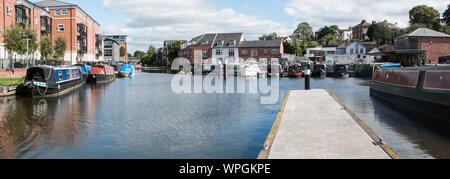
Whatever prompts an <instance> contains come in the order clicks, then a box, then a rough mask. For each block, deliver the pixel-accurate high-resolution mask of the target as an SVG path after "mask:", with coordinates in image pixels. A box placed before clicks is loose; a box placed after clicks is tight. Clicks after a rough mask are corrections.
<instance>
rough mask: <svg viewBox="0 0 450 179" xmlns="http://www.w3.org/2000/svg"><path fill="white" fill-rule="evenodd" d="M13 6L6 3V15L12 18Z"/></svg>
mask: <svg viewBox="0 0 450 179" xmlns="http://www.w3.org/2000/svg"><path fill="white" fill-rule="evenodd" d="M11 12H12V11H11V4H9V3H6V15H8V16H11Z"/></svg>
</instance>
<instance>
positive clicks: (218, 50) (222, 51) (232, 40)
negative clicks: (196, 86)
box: [212, 33, 244, 64]
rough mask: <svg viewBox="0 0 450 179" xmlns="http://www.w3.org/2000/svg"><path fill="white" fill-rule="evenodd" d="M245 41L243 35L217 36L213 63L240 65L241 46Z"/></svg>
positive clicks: (226, 34) (227, 34)
mask: <svg viewBox="0 0 450 179" xmlns="http://www.w3.org/2000/svg"><path fill="white" fill-rule="evenodd" d="M242 41H244V37H243V35H242V33H220V34H217V36H216V38H215V41H214V44H213V47H212V60H213V63H219V64H225V63H226V64H236V63H239V48H238V47H239V44H240V43H241V42H242Z"/></svg>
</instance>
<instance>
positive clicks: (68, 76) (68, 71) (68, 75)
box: [67, 70, 71, 80]
mask: <svg viewBox="0 0 450 179" xmlns="http://www.w3.org/2000/svg"><path fill="white" fill-rule="evenodd" d="M70 76H71V75H70V70H67V79H68V80H70V79H71V77H70Z"/></svg>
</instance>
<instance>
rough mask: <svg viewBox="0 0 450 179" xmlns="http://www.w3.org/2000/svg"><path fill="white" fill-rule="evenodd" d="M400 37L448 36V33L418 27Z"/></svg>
mask: <svg viewBox="0 0 450 179" xmlns="http://www.w3.org/2000/svg"><path fill="white" fill-rule="evenodd" d="M401 37H450V35H448V34H444V33H442V32H438V31H435V30H431V29H428V28H418V29H417V30H415V31H413V32H410V33H408V34H406V35H402V36H400V37H397V38H401Z"/></svg>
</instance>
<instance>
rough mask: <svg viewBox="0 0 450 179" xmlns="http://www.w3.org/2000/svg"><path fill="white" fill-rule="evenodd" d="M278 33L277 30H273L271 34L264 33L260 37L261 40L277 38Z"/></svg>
mask: <svg viewBox="0 0 450 179" xmlns="http://www.w3.org/2000/svg"><path fill="white" fill-rule="evenodd" d="M277 39H278V34H277V33H276V32H272V33H271V34H269V35H266V34H264V35H263V36H261V37H259V40H277Z"/></svg>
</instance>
